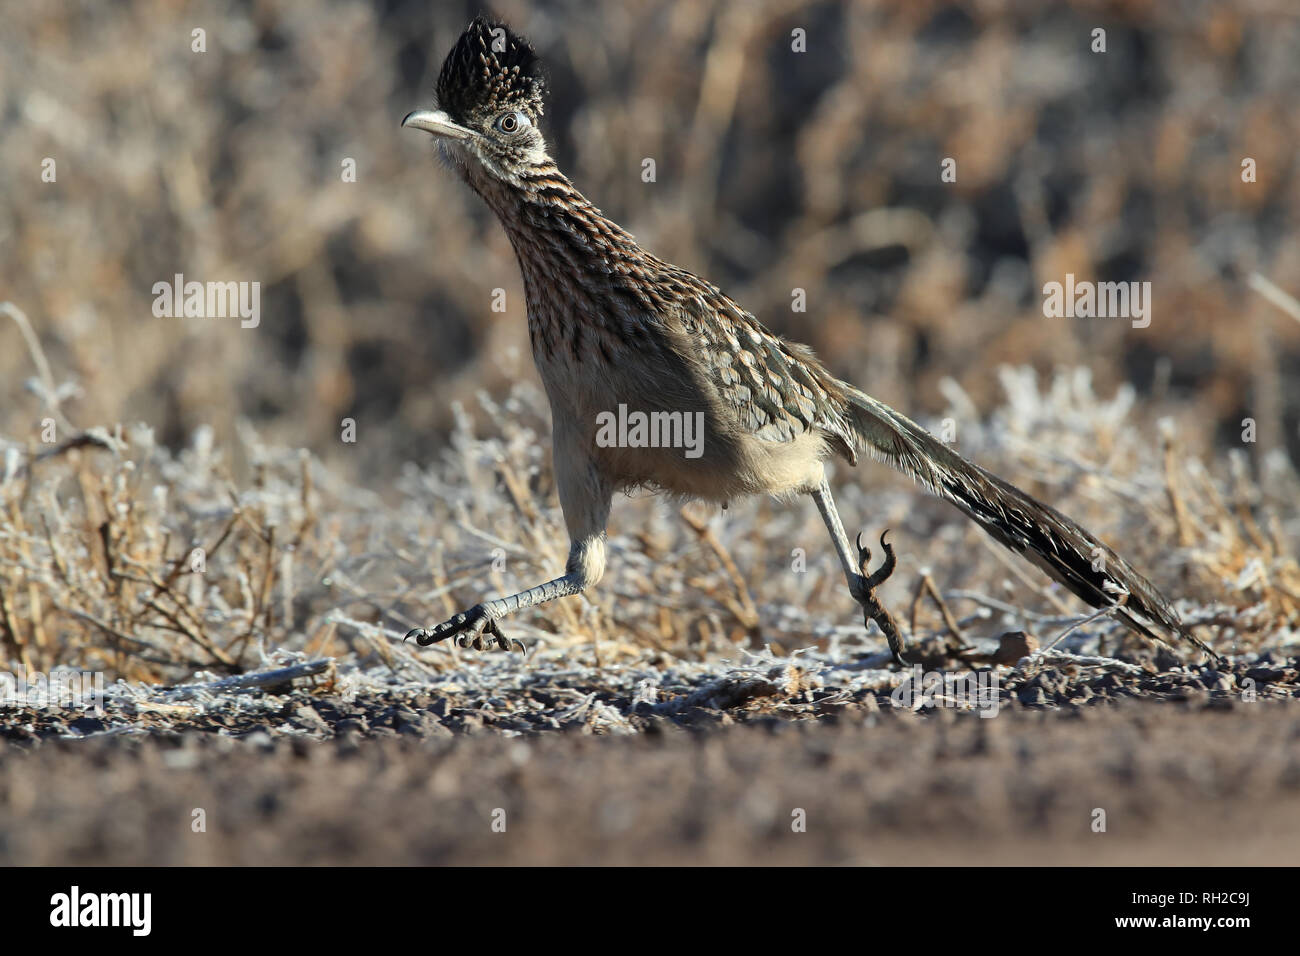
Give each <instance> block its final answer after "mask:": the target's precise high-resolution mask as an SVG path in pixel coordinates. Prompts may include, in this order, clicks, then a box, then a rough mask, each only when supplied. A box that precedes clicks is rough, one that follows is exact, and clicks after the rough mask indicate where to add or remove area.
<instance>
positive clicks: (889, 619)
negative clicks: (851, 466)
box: [812, 476, 907, 666]
mask: <svg viewBox="0 0 1300 956" xmlns="http://www.w3.org/2000/svg"><path fill="white" fill-rule="evenodd" d="M812 496H813V500H814V501H816V502H817V510H818V511H820V512H821V516H822V521H823V522H825V524H826V530H827V531H829V532H830V534H831V541H833V542H834V543H835V552H836V554H838V555H839V559H840V567H842V568H843V569H844V577H845V579H846V580H847V581H848V582H849V593H850V594H852V595H853V600H855V601H857V602H858V604H860V605H861V606H862V614H863V618H862V623H863V624H866V623H867V621H875V622H876V624H877V626H879V628H880V630H881V631H883V632H884V634H885V639H886V640H887V641H889V650H890V651H891V652H892V653H893V655H894V660H895V661H897V662H898V663H899V664H901V665H904V666H906V664H907V661H905V660H903V646H904V645H903V636H902V632H900V631H899V629H898V624H897V623H896V622H895V621H894V617H893V615H892V614H890V613H889V611H888V609H887V608H886V607H885V606H884V605H883V604H882V603H881V602H880V599H879V598H878V597H876V588H878V587H880V585H882V584H884V583H885V581H886V580H887V579H888V578H889V576H890V575H891V574H893V573H894V565H895V560H894V549H893V547H892V546H891V545H890V544H889V543H888V542H887V541H885V534H888V533H889V532H887V531H886V532H885V534H882V535H881V536H880V545H881V547H882V548H884V549H885V560H884V563H882V564H881V565H880V567H879V568H877V569H876V570H875V572H874V573H871V574H868V573H867V566H868V563H869V562H870V561H871V550H870V549H869V548H866V547H863V545H862V536H861V535H858V553H857V555H856V556H855V555H854V554H853V549H852V548H851V547H850V545H849V537H848V535H847V534H845V533H844V525H843V523H841V521H840V514H839V512H838V511H836V510H835V500H834V499H833V498H832V497H831V488H830V484H829V483H827V481H826V478H825V477H824V476H823V477H822V480H821V484H820V485H819V486H818V487H817V488H816V489H815V490H814V491H813V492H812Z"/></svg>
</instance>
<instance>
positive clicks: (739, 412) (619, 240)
mask: <svg viewBox="0 0 1300 956" xmlns="http://www.w3.org/2000/svg"><path fill="white" fill-rule="evenodd" d="M435 97H436V108H435V109H417V110H415V111H413V112H411V113H409V114H408V115H407V116H406V117H405V118H404V119H403V120H402V126H403V127H407V128H411V129H415V130H421V131H424V132H426V133H429V134H431V135H432V136H433V137H434V140H435V142H436V143H437V146H438V150H437V151H438V152H439V153H440V155H441V158H442V160H443V161H444V163H445V164H446V165H448V166H449V167H450V168H451V169H452V170H454V172H455V173H456V174H457V175H458V176H459V178H460V179H461V180H463V181H464V182H465V183H466V184H467V185H468V187H469V188H470V189H471V190H472V191H473V192H474V193H476V194H477V195H478V196H479V197H481V199H482V200H483V202H485V203H486V204H487V206H488V208H489V209H490V210H491V211H492V212H493V213H494V214H495V215H496V218H497V219H498V220H499V221H500V224H501V226H502V227H503V228H504V230H505V233H506V235H507V236H508V238H509V240H510V243H511V245H512V246H513V249H514V252H515V256H516V258H517V260H518V263H519V269H520V272H521V274H522V277H523V284H524V291H525V298H526V301H527V313H528V332H529V340H530V343H531V347H532V353H533V359H534V362H535V364H536V367H537V371H538V374H539V377H540V378H541V381H542V384H543V386H544V389H545V392H546V396H547V399H548V401H549V404H550V411H551V420H552V456H553V465H554V474H555V484H556V490H557V492H558V497H559V501H560V507H561V510H562V512H563V515H564V522H565V525H566V529H567V531H568V535H569V552H568V558H567V561H566V563H565V571H564V574H562V575H560V576H559V577H556V578H554V579H553V580H549V581H546V582H544V583H542V584H539V585H537V586H534V587H530V588H527V589H525V590H523V591H520V592H518V593H516V594H511V595H508V596H506V597H499V598H495V599H490V600H484V601H482V602H480V603H479V604H476V605H474V606H473V607H470V608H468V609H466V610H464V611H462V612H460V613H458V614H456V615H454V616H453V617H451V618H449V619H448V620H446V621H443V622H442V623H440V624H437V625H435V626H433V627H418V628H413V629H411V630H410V631H409V632H408V634H407V635H406V637H407V639H411V638H415V639H416V641H417V643H419V644H421V645H426V646H427V645H429V644H433V643H435V642H438V641H443V640H447V639H450V638H455V639H456V642H457V643H458V644H459V645H461V646H469V647H474V648H476V649H479V650H483V649H486V648H487V647H490V646H492V645H496V646H499V647H500V648H502V649H506V650H513V649H521V650H522V649H524V648H523V645H522V644H521V643H520V642H518V641H515V640H512V639H510V638H508V637H506V635H505V633H504V631H503V629H502V627H501V621H502V619H503V618H505V617H506V616H507V615H509V614H514V613H516V612H518V611H521V610H523V609H525V608H529V607H533V606H536V605H538V604H541V603H544V602H547V601H552V600H556V599H559V598H563V597H568V596H571V595H576V594H580V593H582V592H584V591H587V590H589V589H590V588H593V587H594V586H595V585H596V584H597V583H598V582H599V581H600V579H601V578H602V576H603V575H604V572H605V568H606V527H607V524H608V520H609V515H610V509H611V506H612V502H613V498H614V496H615V494H617V493H620V492H625V491H628V490H631V489H636V488H641V489H651V490H653V491H655V492H659V493H663V494H666V495H668V496H671V497H672V498H674V499H679V500H699V501H705V502H710V503H715V504H722V505H724V506H725V505H726V504H727V503H728V502H730V501H732V500H734V499H738V498H743V497H746V496H752V495H770V496H773V497H774V498H776V499H777V500H780V501H787V502H789V501H793V500H797V499H799V498H800V497H801V496H803V495H808V496H810V497H811V498H812V499H813V501H814V502H815V503H816V506H817V509H818V511H819V513H820V515H821V518H822V520H823V522H824V524H825V525H826V528H827V531H828V532H829V534H830V538H831V541H832V544H833V546H834V548H835V551H836V554H837V556H838V558H839V563H840V565H841V569H842V570H843V573H844V577H845V581H846V583H847V585H848V591H849V594H850V595H851V597H852V598H853V599H854V600H855V601H856V602H857V603H858V605H859V606H860V607H861V608H862V610H863V615H864V625H865V624H866V623H867V622H868V621H875V622H876V623H877V625H879V626H880V628H881V630H882V631H883V632H884V634H885V636H886V638H887V639H888V643H889V647H890V650H891V652H892V655H893V658H894V660H895V661H897V662H898V663H899V664H900V665H906V664H907V661H906V658H905V657H904V656H903V650H904V646H905V642H904V640H903V637H902V635H901V634H900V633H899V629H898V627H897V624H896V622H895V621H894V619H893V617H892V615H891V614H890V613H889V611H888V609H887V608H885V607H884V605H883V604H882V603H881V601H880V600H879V598H878V597H877V595H876V589H877V588H878V587H879V585H880V584H881V583H882V582H883V581H884V580H885V579H886V578H887V577H888V576H889V574H890V573H892V571H893V569H894V567H895V555H894V551H893V548H892V546H891V545H890V543H889V542H888V541H887V540H886V537H885V535H881V539H880V540H881V545H882V547H883V548H884V554H885V559H884V563H883V564H882V566H881V567H880V568H879V569H878V570H877V571H876V572H874V573H871V574H868V565H869V561H870V557H871V554H870V549H869V548H868V547H866V546H864V545H863V543H862V537H861V536H860V535H859V537H858V539H857V542H856V545H857V547H856V549H855V548H854V547H853V546H851V545H850V542H849V539H848V536H847V534H846V533H845V530H844V525H843V523H842V521H841V519H840V516H839V513H838V511H837V509H836V506H835V502H834V500H833V498H832V497H831V490H830V485H829V482H828V479H827V473H826V465H827V463H828V462H829V461H831V460H832V459H841V460H843V461H845V462H847V463H848V464H849V465H856V464H857V462H858V455H859V453H860V452H865V454H866V455H867V456H869V457H871V458H874V459H876V460H878V461H881V462H884V463H886V464H888V465H890V466H892V467H893V468H895V469H897V470H898V471H899V472H901V473H902V474H904V475H907V476H909V477H910V478H912V479H914V480H915V481H916V482H917V483H919V484H920V485H921V486H922V487H923V488H925V489H927V490H928V491H930V492H931V493H933V494H935V495H937V496H938V497H940V498H942V499H945V500H946V501H948V502H950V503H951V504H953V505H955V506H956V507H957V508H958V509H959V510H960V511H961V512H963V513H964V514H965V515H966V516H967V517H968V518H970V519H971V520H972V521H974V522H975V523H976V524H978V525H979V526H980V527H981V528H983V529H984V530H985V531H986V532H987V533H988V534H989V535H991V536H992V537H993V538H994V539H995V540H996V541H998V542H999V543H1001V544H1002V545H1004V546H1005V547H1007V548H1008V549H1010V550H1011V551H1014V552H1016V553H1018V554H1020V555H1022V556H1024V557H1025V558H1027V559H1029V560H1030V561H1031V562H1033V563H1034V564H1036V565H1037V566H1038V567H1040V568H1041V569H1042V570H1043V571H1045V572H1046V573H1047V574H1048V575H1049V576H1050V577H1052V578H1053V579H1055V580H1056V581H1058V582H1060V583H1061V584H1062V585H1064V586H1065V587H1066V588H1068V589H1069V590H1070V591H1071V592H1073V593H1074V594H1075V595H1077V596H1078V597H1079V598H1081V599H1082V600H1084V601H1085V602H1087V603H1088V604H1090V605H1092V606H1093V607H1096V608H1102V609H1109V613H1114V614H1115V615H1116V616H1118V617H1119V618H1120V619H1121V620H1123V621H1124V622H1125V623H1126V624H1127V625H1129V626H1130V627H1131V628H1132V629H1133V630H1135V631H1137V632H1138V633H1140V634H1142V635H1144V636H1145V637H1147V638H1149V639H1152V640H1154V641H1156V642H1158V643H1162V644H1166V645H1169V644H1170V643H1171V641H1170V640H1168V639H1167V636H1168V635H1169V634H1172V635H1175V636H1177V637H1181V638H1183V639H1185V640H1187V641H1188V642H1190V643H1191V644H1193V645H1194V646H1196V647H1197V648H1199V649H1200V650H1201V651H1203V652H1205V653H1206V654H1208V655H1210V657H1212V658H1216V659H1217V657H1216V655H1215V654H1214V652H1213V651H1212V650H1211V649H1210V648H1209V647H1208V646H1207V645H1206V644H1204V643H1203V642H1202V641H1201V640H1199V639H1198V638H1197V637H1196V636H1195V635H1193V634H1192V633H1191V631H1190V629H1189V628H1188V626H1187V625H1186V624H1184V622H1183V621H1182V619H1181V618H1180V616H1179V614H1178V611H1177V610H1176V609H1175V608H1174V606H1173V604H1172V603H1171V602H1170V601H1169V600H1168V599H1167V598H1165V597H1164V596H1163V595H1162V594H1161V593H1160V591H1158V590H1157V589H1156V587H1155V585H1153V584H1152V583H1151V582H1150V581H1148V580H1147V579H1146V578H1145V577H1143V576H1142V575H1141V574H1139V573H1138V572H1137V571H1136V570H1135V569H1134V568H1133V567H1132V566H1131V565H1129V564H1128V562H1126V561H1125V560H1124V559H1123V558H1121V557H1120V556H1119V555H1118V554H1116V553H1115V552H1114V551H1113V550H1111V548H1109V547H1108V546H1107V545H1105V544H1103V543H1102V542H1101V541H1099V540H1098V539H1097V538H1096V537H1094V536H1093V535H1092V534H1090V533H1089V532H1088V531H1086V530H1084V529H1083V528H1082V527H1080V526H1079V525H1078V524H1076V523H1075V522H1074V521H1072V520H1071V519H1070V518H1068V517H1066V516H1065V515H1063V514H1061V513H1060V512H1058V511H1057V510H1055V509H1054V508H1052V507H1050V506H1049V505H1046V504H1043V503H1042V502H1039V501H1037V500H1035V499H1034V498H1032V497H1031V496H1030V495H1028V494H1026V493H1025V492H1024V491H1021V490H1020V489H1019V488H1016V487H1015V486H1014V485H1012V484H1010V483H1008V482H1006V481H1004V480H1003V479H1001V478H999V477H997V476H996V475H994V474H992V473H990V472H989V471H986V470H985V469H984V468H981V467H980V466H979V465H977V464H974V463H973V462H971V461H968V460H967V459H965V458H964V457H962V456H961V455H959V454H958V453H957V452H956V451H954V450H953V449H952V448H951V447H949V446H948V445H946V444H944V443H943V442H941V441H939V440H938V439H937V438H935V437H934V436H933V435H931V434H930V433H929V432H928V431H926V430H925V429H924V428H922V427H921V426H920V425H918V424H916V423H915V422H913V421H912V420H911V419H909V418H907V417H906V416H904V415H903V414H901V413H900V412H898V411H895V410H894V409H893V408H891V407H890V406H888V405H886V404H885V403H883V402H881V401H878V400H877V399H875V398H872V397H871V396H870V395H868V394H867V393H866V392H864V391H862V390H860V389H858V388H856V387H855V386H853V385H851V384H849V383H848V382H845V381H841V380H840V379H838V378H836V377H835V376H834V375H833V374H831V372H830V371H829V370H828V369H827V368H826V366H825V365H823V364H822V363H821V362H820V361H819V360H818V359H817V357H816V356H815V355H814V353H813V351H812V350H811V349H810V348H808V347H807V346H804V345H801V344H798V343H795V342H792V341H789V340H787V339H784V338H781V337H778V336H776V335H774V334H773V333H772V332H770V331H768V329H767V328H765V327H764V326H763V325H762V324H761V323H760V322H759V320H758V319H757V318H755V316H754V315H753V314H751V313H750V312H748V311H746V310H745V309H744V308H743V307H741V306H740V305H739V304H738V303H737V302H735V301H734V300H733V299H731V298H730V297H728V296H727V295H725V294H724V293H723V292H722V291H721V290H719V289H718V287H717V286H715V285H713V284H712V283H711V282H708V281H707V280H705V279H703V278H701V277H699V276H697V275H695V274H693V273H692V272H690V271H688V270H686V269H683V268H680V267H678V266H675V265H672V264H670V263H668V262H665V261H663V260H662V259H659V258H658V257H656V256H654V255H653V254H651V253H650V252H648V251H646V250H645V249H643V248H642V247H641V246H640V245H639V244H638V243H637V242H636V240H635V239H634V238H633V237H632V236H631V235H630V234H629V233H628V232H627V231H626V230H624V229H623V228H622V227H621V226H619V225H618V224H617V223H615V222H614V221H612V220H611V219H609V218H608V217H606V216H605V215H603V214H602V213H601V211H600V210H599V209H598V208H596V206H595V205H593V204H592V202H591V201H590V200H588V199H587V197H586V196H584V195H583V194H582V193H581V192H580V191H579V190H578V189H577V187H576V186H575V185H574V184H573V182H572V181H571V180H570V179H569V178H568V177H567V176H565V175H564V174H563V173H562V172H561V171H560V169H559V168H558V167H557V165H556V163H555V160H554V159H553V158H552V157H551V155H550V152H549V151H548V147H547V144H546V140H545V138H544V136H543V134H542V131H541V128H540V123H541V120H542V116H543V112H544V108H545V105H546V78H545V73H544V70H543V67H542V63H541V61H540V58H539V56H538V54H537V53H536V51H535V50H534V48H533V47H532V45H531V44H530V43H529V42H528V41H527V40H526V39H525V38H524V37H522V36H520V35H519V34H517V33H516V32H514V31H513V30H512V29H511V28H510V27H508V26H507V25H506V24H504V23H501V22H497V21H495V20H491V19H489V18H487V17H483V16H479V17H477V18H475V19H474V20H473V21H472V22H471V23H470V25H469V26H468V28H467V29H466V30H465V31H464V32H463V33H462V34H461V36H460V37H459V39H458V40H457V41H456V43H455V45H454V46H453V47H452V49H451V51H450V52H449V53H448V54H447V56H446V59H445V60H444V62H443V64H442V68H441V70H440V71H439V74H438V79H437V84H436V87H435ZM616 411H617V412H618V413H619V414H620V415H623V416H624V420H628V421H630V420H631V417H632V416H633V415H634V414H637V413H639V414H640V415H642V416H644V417H643V418H642V419H641V421H643V422H644V421H647V420H648V421H651V422H655V421H657V422H659V423H660V424H661V425H663V424H664V423H668V422H671V423H673V424H674V427H676V425H677V424H679V423H681V424H683V425H684V424H696V425H698V434H696V435H695V440H696V445H697V447H695V448H694V454H692V453H690V452H689V451H688V452H684V451H683V448H681V447H674V442H672V441H669V442H666V443H663V442H659V443H657V442H652V441H645V440H644V436H639V437H640V438H641V440H634V437H636V436H634V435H633V433H632V431H631V430H624V432H619V433H618V434H617V435H616V436H615V438H616V439H617V440H611V437H610V432H609V430H608V429H606V428H605V426H607V425H608V424H609V422H610V420H611V419H610V416H611V415H613V414H614V413H615V412H616ZM656 416H658V418H656ZM674 416H676V417H674ZM674 434H676V433H674ZM677 444H681V442H677Z"/></svg>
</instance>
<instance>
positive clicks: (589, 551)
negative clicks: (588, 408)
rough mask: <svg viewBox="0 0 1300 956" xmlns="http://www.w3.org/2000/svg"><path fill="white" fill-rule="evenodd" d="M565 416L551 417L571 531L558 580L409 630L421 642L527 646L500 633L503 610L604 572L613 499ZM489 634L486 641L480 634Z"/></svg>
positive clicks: (578, 586)
mask: <svg viewBox="0 0 1300 956" xmlns="http://www.w3.org/2000/svg"><path fill="white" fill-rule="evenodd" d="M568 425H569V422H568V421H567V420H564V421H562V420H561V419H559V418H558V417H557V418H556V420H555V483H556V490H557V491H558V492H559V495H560V508H561V509H562V510H563V511H564V522H565V524H566V525H567V526H568V529H569V542H570V543H569V560H568V562H567V563H566V565H565V569H564V570H565V573H564V574H562V575H561V576H560V577H558V578H554V579H552V580H550V581H547V582H546V583H545V584H539V585H537V586H536V587H531V588H527V589H526V590H523V591H520V592H519V593H517V594H511V595H510V596H508V597H503V598H496V599H494V600H491V601H484V602H482V603H481V604H475V605H474V606H473V607H472V608H469V609H468V610H465V611H461V612H460V613H459V614H457V615H455V616H454V617H451V618H448V619H447V620H445V621H443V622H442V623H441V624H439V625H437V626H436V627H431V628H423V627H417V628H414V629H412V630H410V631H408V632H407V634H406V638H405V639H406V640H410V639H411V638H415V640H416V642H417V643H419V644H422V645H426V646H427V645H429V644H434V643H437V642H438V641H445V640H447V638H449V637H454V638H456V642H457V643H458V644H459V645H460V646H461V647H472V648H474V649H475V650H476V651H481V650H483V649H484V647H485V646H490V645H492V644H494V643H495V644H497V645H498V646H499V647H500V648H501V649H502V650H513V649H514V648H516V647H518V648H519V650H521V651H523V650H525V648H524V645H523V644H522V643H520V642H519V641H516V640H513V639H512V638H508V637H506V636H505V635H504V634H503V633H501V627H500V625H499V624H498V623H497V622H498V621H500V619H501V618H503V617H505V616H506V615H507V614H513V613H514V612H515V611H522V610H523V609H524V608H528V607H533V606H534V605H537V604H544V603H546V602H547V601H554V600H555V599H556V598H562V597H568V596H569V595H572V594H581V593H582V592H583V591H585V590H586V589H587V588H589V587H592V586H594V585H595V584H596V582H597V581H599V580H600V579H601V577H602V575H604V573H605V523H606V522H607V521H608V520H609V506H610V502H611V499H612V494H611V492H610V488H609V484H608V482H607V481H606V480H605V478H604V477H603V476H602V474H601V473H600V471H599V469H597V468H596V467H595V466H594V464H593V463H592V462H591V461H590V459H588V458H587V457H586V456H585V455H583V454H581V452H579V451H578V450H577V448H576V446H575V445H574V444H573V443H572V442H571V441H569V439H570V437H571V435H572V434H573V433H572V431H571V429H570V428H569V427H568ZM485 634H486V635H487V639H486V642H485V640H484V637H483V635H485Z"/></svg>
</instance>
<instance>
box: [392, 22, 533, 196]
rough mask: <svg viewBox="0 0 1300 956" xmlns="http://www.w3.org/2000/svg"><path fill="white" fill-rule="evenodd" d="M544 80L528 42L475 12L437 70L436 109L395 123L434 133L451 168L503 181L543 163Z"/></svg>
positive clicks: (514, 178) (418, 113)
mask: <svg viewBox="0 0 1300 956" xmlns="http://www.w3.org/2000/svg"><path fill="white" fill-rule="evenodd" d="M544 91H545V81H544V79H543V77H542V71H541V63H540V61H539V60H538V58H537V54H536V53H535V52H533V48H532V47H531V46H530V45H529V43H528V41H527V40H525V39H524V38H523V37H521V36H519V35H518V34H516V33H514V32H512V31H511V30H510V29H509V28H508V27H506V26H505V25H504V24H500V23H492V22H489V21H488V20H486V19H484V18H483V17H477V18H476V19H475V20H474V22H473V23H471V24H470V25H469V27H468V28H467V29H466V30H465V32H464V33H462V34H461V35H460V39H459V40H457V41H456V45H455V46H454V47H452V50H451V52H450V53H448V54H447V59H446V60H444V61H443V64H442V71H441V72H440V73H439V74H438V86H437V98H438V109H436V110H416V111H415V112H413V113H409V114H408V115H407V117H406V119H404V120H402V125H403V126H410V127H413V128H414V129H422V130H424V131H425V132H428V133H431V134H433V135H434V136H435V137H437V138H438V139H439V140H440V141H441V144H442V146H443V149H444V151H445V154H446V155H447V157H448V158H449V159H451V160H452V162H453V163H454V164H456V165H460V166H462V167H464V168H466V170H467V171H473V170H472V169H471V164H472V165H473V166H474V167H478V168H481V169H482V170H483V171H485V172H487V173H488V174H489V175H491V176H493V177H494V178H496V179H499V180H503V181H505V182H511V181H515V180H517V178H518V177H519V175H520V174H521V173H522V172H523V171H524V170H526V169H527V168H529V167H532V166H536V165H539V164H541V163H543V162H545V161H546V159H547V154H546V141H545V140H544V139H543V138H542V133H541V130H540V129H539V128H538V123H539V121H540V120H541V118H542V109H543V94H544Z"/></svg>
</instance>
